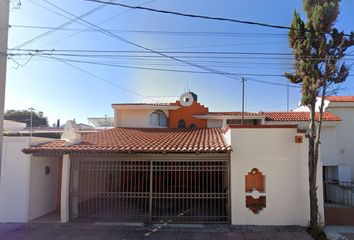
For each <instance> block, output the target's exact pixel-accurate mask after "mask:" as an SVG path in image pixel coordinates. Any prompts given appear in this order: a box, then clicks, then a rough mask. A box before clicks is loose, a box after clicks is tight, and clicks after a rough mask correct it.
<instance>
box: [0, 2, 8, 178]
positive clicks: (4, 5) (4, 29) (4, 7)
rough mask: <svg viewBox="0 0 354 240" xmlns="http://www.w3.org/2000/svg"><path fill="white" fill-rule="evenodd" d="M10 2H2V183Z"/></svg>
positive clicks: (0, 47)
mask: <svg viewBox="0 0 354 240" xmlns="http://www.w3.org/2000/svg"><path fill="white" fill-rule="evenodd" d="M9 12H10V2H9V0H0V181H1V168H2V143H3V132H4V108H5V83H6V63H7V41H8V32H9Z"/></svg>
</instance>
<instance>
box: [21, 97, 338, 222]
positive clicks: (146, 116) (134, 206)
mask: <svg viewBox="0 0 354 240" xmlns="http://www.w3.org/2000/svg"><path fill="white" fill-rule="evenodd" d="M112 107H113V109H114V116H115V117H114V119H115V121H114V124H115V125H114V126H115V127H114V128H112V129H107V130H102V131H99V132H96V133H82V132H80V131H79V129H78V127H77V126H76V124H75V122H72V121H71V122H68V124H66V127H65V130H64V132H63V135H62V139H61V140H55V141H51V142H47V143H40V144H36V145H31V146H30V147H25V148H24V149H23V152H25V153H27V154H28V158H29V159H30V161H31V162H37V161H38V162H40V161H42V160H44V159H46V160H48V161H50V162H51V163H53V164H54V165H53V166H52V167H51V170H50V172H52V173H53V172H58V175H57V176H58V177H57V178H56V181H50V182H47V183H48V184H49V185H50V189H58V191H55V193H53V192H51V193H50V194H53V195H54V196H51V197H52V198H48V197H46V198H43V199H42V200H43V201H42V202H41V204H42V205H43V206H59V208H60V220H61V221H62V222H67V221H76V220H81V221H90V222H92V221H103V222H121V221H138V222H153V223H156V222H158V223H160V222H161V221H163V222H166V223H231V224H241V225H244V224H248V225H302V226H305V225H307V224H308V221H309V208H308V206H309V198H308V170H307V149H308V146H307V143H306V142H307V140H306V138H305V134H304V132H303V130H302V129H301V127H299V125H301V124H300V123H302V122H306V121H308V115H307V113H246V114H245V116H244V119H245V121H246V122H244V124H243V125H237V124H239V123H240V119H241V118H242V114H240V113H211V112H209V110H208V108H207V107H205V106H203V105H202V104H200V103H199V102H198V99H197V96H196V95H195V94H194V93H185V94H183V95H182V96H181V98H180V100H179V101H175V102H165V103H163V102H145V103H125V104H113V105H112ZM338 122H340V119H339V118H338V117H337V116H335V115H334V114H331V113H327V115H326V118H325V123H326V124H335V123H338ZM220 124H222V125H220ZM318 169H319V171H318V182H320V181H321V179H322V171H321V170H322V166H321V164H319V168H318ZM39 190H40V189H39ZM42 191H43V192H42V193H41V194H44V193H45V192H46V190H45V189H43V190H42ZM45 194H48V193H45ZM38 196H40V194H39V195H38ZM322 197H323V193H322V185H319V186H318V199H319V209H320V213H321V215H322V216H323V200H322ZM59 199H60V200H59ZM48 201H52V202H48ZM32 204H33V203H31V202H30V203H29V208H32V206H31V205H32ZM289 204H291V207H289ZM52 210H54V209H51V210H50V211H52ZM50 211H49V209H48V213H49V212H50ZM43 214H44V213H43Z"/></svg>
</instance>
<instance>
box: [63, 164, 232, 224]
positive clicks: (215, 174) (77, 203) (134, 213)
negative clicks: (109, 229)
mask: <svg viewBox="0 0 354 240" xmlns="http://www.w3.org/2000/svg"><path fill="white" fill-rule="evenodd" d="M71 162H72V165H71V178H70V179H71V181H70V182H71V184H70V203H71V205H70V218H71V220H75V219H78V220H88V221H105V222H117V221H139V222H167V223H229V220H230V217H229V216H230V211H229V210H230V206H229V161H228V160H202V161H201V160H134V161H125V160H116V159H106V160H104V159H103V160H92V159H81V158H80V159H73V160H72V161H71Z"/></svg>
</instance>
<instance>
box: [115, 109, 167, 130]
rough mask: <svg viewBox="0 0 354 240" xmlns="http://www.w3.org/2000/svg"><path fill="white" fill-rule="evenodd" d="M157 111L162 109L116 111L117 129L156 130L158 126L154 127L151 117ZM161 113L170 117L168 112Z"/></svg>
mask: <svg viewBox="0 0 354 240" xmlns="http://www.w3.org/2000/svg"><path fill="white" fill-rule="evenodd" d="M155 110H161V109H159V108H156V109H140V110H139V111H136V110H134V109H116V110H115V111H114V112H115V113H114V118H115V121H114V124H115V127H134V128H151V127H154V128H156V127H158V126H152V125H151V121H150V115H151V113H153V112H154V111H155ZM161 111H163V112H164V113H165V114H166V116H167V117H168V110H161Z"/></svg>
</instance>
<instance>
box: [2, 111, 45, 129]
mask: <svg viewBox="0 0 354 240" xmlns="http://www.w3.org/2000/svg"><path fill="white" fill-rule="evenodd" d="M4 119H6V120H12V121H16V122H23V123H26V124H27V127H30V125H31V112H30V111H28V110H8V111H6V112H5V115H4ZM39 126H48V119H47V118H46V117H43V116H41V114H39V113H37V112H33V114H32V127H39Z"/></svg>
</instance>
